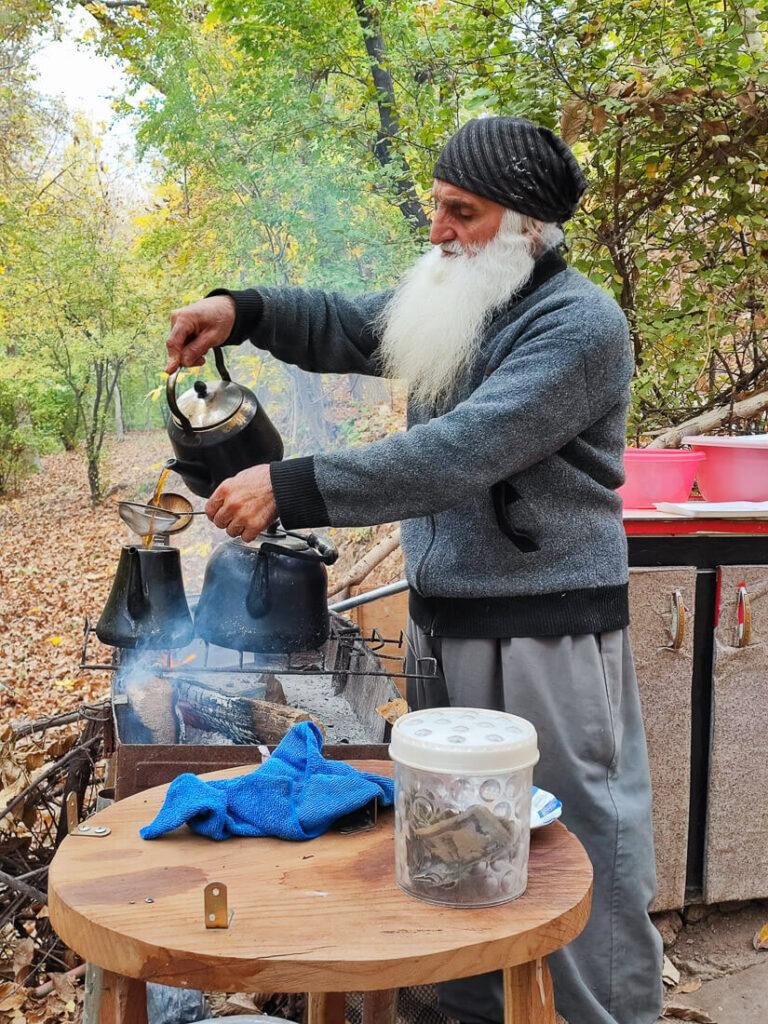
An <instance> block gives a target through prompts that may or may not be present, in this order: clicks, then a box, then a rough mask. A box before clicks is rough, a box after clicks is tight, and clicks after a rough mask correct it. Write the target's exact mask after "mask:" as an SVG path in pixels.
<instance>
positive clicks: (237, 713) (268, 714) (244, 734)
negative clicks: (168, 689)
mask: <svg viewBox="0 0 768 1024" xmlns="http://www.w3.org/2000/svg"><path fill="white" fill-rule="evenodd" d="M176 709H177V712H178V714H179V715H180V716H181V718H182V720H183V721H184V723H185V724H186V725H188V726H191V727H193V728H198V729H210V730H212V731H214V732H220V733H223V734H224V735H225V736H229V737H231V738H232V739H233V740H234V741H235V742H236V743H279V742H280V740H281V739H282V738H283V736H285V734H286V733H287V732H288V730H289V729H290V728H292V727H293V726H294V725H296V724H297V723H299V722H314V723H315V725H316V726H317V727H318V728H319V729H320V731H321V732H322V734H323V736H325V727H324V725H323V724H322V722H320V721H319V719H317V718H315V717H314V715H310V714H309V713H308V712H306V711H302V710H301V709H300V708H292V707H288V706H287V705H280V704H270V703H269V702H268V701H264V700H257V699H256V698H254V697H231V696H229V695H227V694H224V693H220V692H218V691H216V690H209V689H208V688H207V687H205V686H201V685H200V684H199V683H197V682H195V681H194V680H191V679H177V681H176Z"/></svg>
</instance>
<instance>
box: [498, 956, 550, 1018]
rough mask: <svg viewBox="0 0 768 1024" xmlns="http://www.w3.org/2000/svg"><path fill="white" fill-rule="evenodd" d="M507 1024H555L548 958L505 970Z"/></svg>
mask: <svg viewBox="0 0 768 1024" xmlns="http://www.w3.org/2000/svg"><path fill="white" fill-rule="evenodd" d="M504 1024H555V997H554V994H553V992H552V978H551V976H550V973H549V967H547V961H546V960H545V959H541V960H532V961H531V962H530V963H527V964H519V965H518V966H517V967H505V968H504Z"/></svg>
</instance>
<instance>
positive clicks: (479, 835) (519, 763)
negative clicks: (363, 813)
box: [389, 708, 539, 907]
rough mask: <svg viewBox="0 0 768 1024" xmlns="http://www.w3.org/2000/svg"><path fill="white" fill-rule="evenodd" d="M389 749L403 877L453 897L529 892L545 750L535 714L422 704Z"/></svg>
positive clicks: (443, 899)
mask: <svg viewBox="0 0 768 1024" xmlns="http://www.w3.org/2000/svg"><path fill="white" fill-rule="evenodd" d="M389 755H390V757H391V758H392V760H393V761H394V762H395V877H396V880H397V883H398V885H399V886H400V887H401V888H402V889H404V890H405V891H406V892H407V893H410V894H411V895H412V896H416V897H418V898H419V899H422V900H427V901H428V902H429V903H440V904H445V905H447V906H454V907H487V906H492V905H493V904H496V903H506V902H507V901H508V900H513V899H515V897H517V896H520V895H522V893H524V892H525V889H526V886H527V885H528V850H529V846H530V824H531V783H532V777H533V766H534V765H535V764H536V762H537V761H538V759H539V751H538V744H537V737H536V730H535V729H534V727H533V726H532V725H531V723H530V722H528V721H526V720H525V719H524V718H519V717H518V716H517V715H509V714H506V713H505V712H503V711H483V710H481V709H478V708H431V709H428V710H425V711H414V712H411V713H410V714H408V715H403V717H402V718H399V719H398V720H397V722H396V723H395V725H394V726H393V728H392V740H391V743H390V747H389Z"/></svg>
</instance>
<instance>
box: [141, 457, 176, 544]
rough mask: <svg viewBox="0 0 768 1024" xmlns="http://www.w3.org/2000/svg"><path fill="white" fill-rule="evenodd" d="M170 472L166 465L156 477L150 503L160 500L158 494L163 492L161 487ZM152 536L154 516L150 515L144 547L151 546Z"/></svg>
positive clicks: (153, 533) (163, 485)
mask: <svg viewBox="0 0 768 1024" xmlns="http://www.w3.org/2000/svg"><path fill="white" fill-rule="evenodd" d="M170 472H171V471H170V469H169V468H168V467H166V468H165V469H164V470H163V471H162V473H161V474H160V476H159V477H158V478H157V484H156V485H155V493H154V494H153V495H152V497H151V499H150V501H149V504H150V505H157V503H158V501H160V495H161V494H162V493H163V488H164V487H165V481H166V480H167V479H168V475H169V473H170ZM154 536H155V517H154V515H152V517H151V519H150V521H149V530H148V532H147V533H146V534H145V535H144V547H145V548H150V547H152V540H153V538H154Z"/></svg>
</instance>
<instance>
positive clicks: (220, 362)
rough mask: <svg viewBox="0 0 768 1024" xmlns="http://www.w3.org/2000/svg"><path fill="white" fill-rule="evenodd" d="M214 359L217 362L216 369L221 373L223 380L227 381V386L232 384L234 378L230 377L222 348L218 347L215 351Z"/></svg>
mask: <svg viewBox="0 0 768 1024" xmlns="http://www.w3.org/2000/svg"><path fill="white" fill-rule="evenodd" d="M213 358H214V359H215V360H216V369H217V370H218V371H219V376H220V377H221V379H222V380H224V381H226V382H227V384H231V383H232V378H231V377H230V376H229V370H228V369H227V368H226V366H225V365H224V353H223V352H222V351H221V346H219V345H217V346H216V348H215V349H214V350H213Z"/></svg>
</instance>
